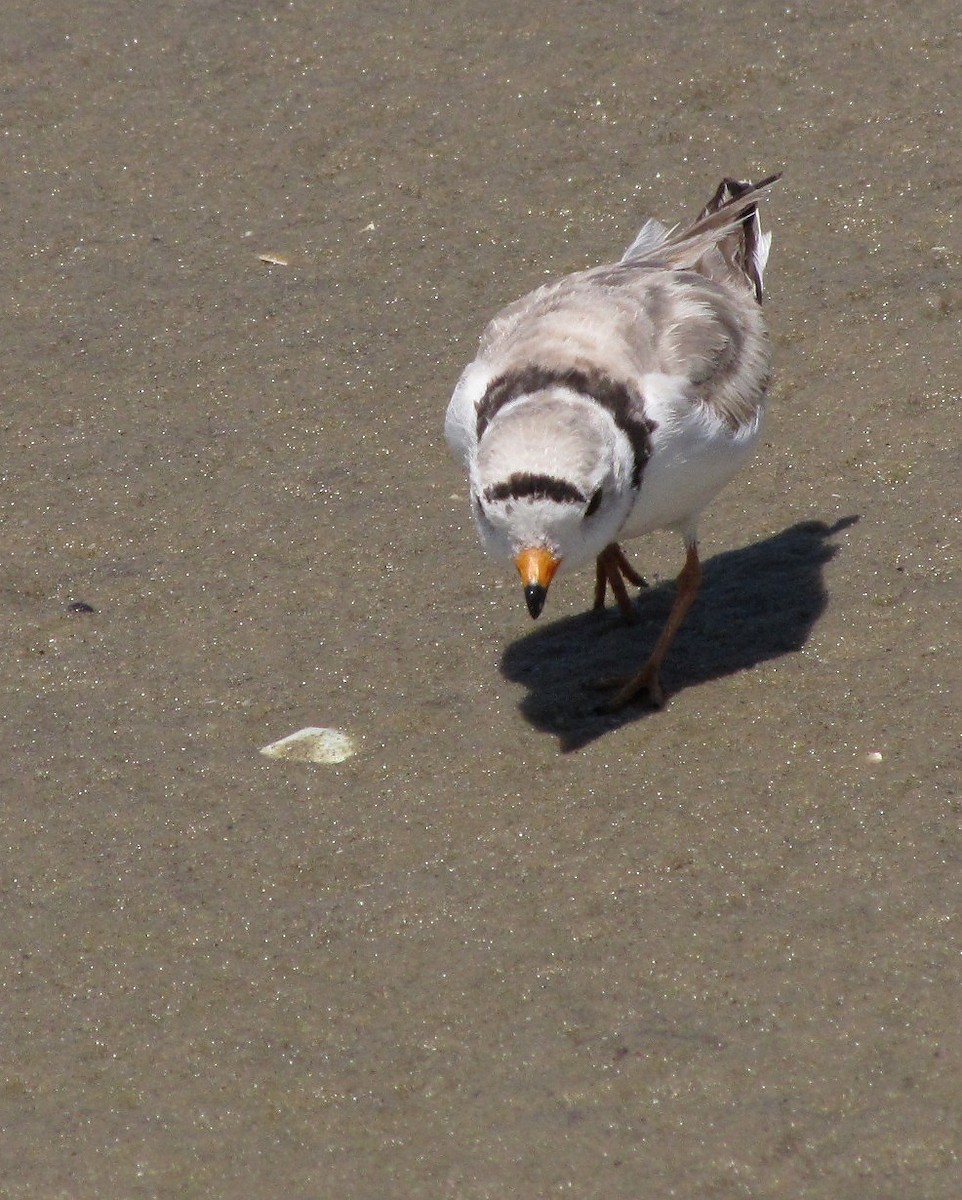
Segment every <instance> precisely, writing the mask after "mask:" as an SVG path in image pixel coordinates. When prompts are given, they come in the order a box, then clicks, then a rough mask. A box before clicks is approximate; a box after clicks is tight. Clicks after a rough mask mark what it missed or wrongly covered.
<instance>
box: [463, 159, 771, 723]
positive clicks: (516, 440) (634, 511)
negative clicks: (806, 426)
mask: <svg viewBox="0 0 962 1200" xmlns="http://www.w3.org/2000/svg"><path fill="white" fill-rule="evenodd" d="M779 178H780V174H775V175H771V176H769V177H767V178H765V179H762V180H761V181H759V182H757V183H749V182H744V181H740V180H737V179H733V178H725V179H723V180H722V182H721V183H720V184H719V185H718V187H717V189H716V190H715V192H714V194H713V195H712V197H711V199H710V200H709V201H708V203H707V204H706V205H705V206H704V208H703V209H702V210H701V211H700V213H699V214H698V216H697V218H696V219H695V220H694V221H693V222H691V223H690V224H688V225H687V226H684V227H679V226H675V227H673V228H667V227H666V226H665V225H663V224H662V223H661V222H659V221H656V220H653V219H652V220H648V221H646V223H645V224H644V225H643V226H642V228H641V231H640V232H639V234H638V236H637V237H636V238H635V240H634V241H633V242H632V243H631V245H630V246H629V247H628V249H627V250H626V251H625V253H624V254H623V255H622V257H621V259H620V260H619V261H618V262H615V263H607V264H603V265H601V266H597V267H592V268H589V269H587V270H583V271H578V272H576V273H574V274H570V275H566V276H564V277H563V278H561V279H559V280H556V281H554V282H550V283H547V284H545V285H544V286H542V287H539V288H538V289H537V290H535V291H533V292H531V293H530V294H528V295H527V296H524V297H523V298H522V299H520V300H518V301H516V302H515V303H513V304H510V305H509V306H508V307H506V308H504V309H503V310H502V311H501V312H499V313H498V314H497V315H496V316H495V317H494V318H493V320H491V322H490V323H489V324H488V326H487V328H486V329H485V330H484V333H483V334H482V336H481V341H480V345H479V348H478V352H477V355H476V357H475V358H474V360H473V361H472V362H471V363H469V365H468V366H467V367H465V369H464V371H463V372H462V373H461V376H460V378H459V379H458V382H457V384H456V386H455V388H454V392H453V394H452V396H451V399H450V402H449V404H448V408H447V413H446V416H445V422H444V431H445V438H446V440H447V443H448V446H449V448H450V450H451V452H452V453H453V454H454V456H455V457H456V458H457V459H459V460H460V461H461V463H462V464H463V466H464V467H465V468H466V470H467V475H468V485H469V489H470V504H471V510H472V513H473V516H474V521H475V524H476V526H477V530H478V533H479V536H480V539H481V542H482V544H483V546H484V547H485V548H486V549H487V550H488V551H489V552H490V553H491V554H492V555H493V556H495V557H496V558H499V559H502V560H504V561H505V562H507V563H510V562H513V563H514V565H515V567H516V569H517V572H518V574H519V575H520V577H521V584H522V588H523V592H524V600H525V603H526V605H527V609H528V612H529V613H530V615H531V617H532V618H537V617H538V616H540V615H541V612H542V611H543V609H544V606H545V601H546V598H547V594H548V588H549V586H550V585H551V583H552V580H553V579H554V578H555V576H556V575H559V574H564V573H566V572H571V571H577V570H578V569H579V568H582V567H585V566H587V565H589V564H590V563H591V562H592V561H594V564H595V591H594V605H593V606H594V608H595V609H603V608H604V606H605V597H606V594H607V591H608V588H609V587H610V588H611V592H612V594H613V597H614V600H615V602H616V604H617V606H618V608H619V609H620V611H621V614H622V616H623V617H624V619H625V620H626V621H628V622H632V621H634V620H636V619H637V614H636V609H635V606H634V604H633V603H632V600H631V598H630V596H629V593H628V585H632V586H635V587H639V588H642V587H644V586H646V585H645V580H644V578H643V576H642V575H641V574H639V573H638V572H637V571H636V570H635V569H634V567H633V566H632V565H631V563H630V562H629V560H628V557H627V555H626V554H625V552H624V550H623V549H622V546H621V543H622V542H624V541H627V540H629V539H632V538H637V537H641V536H643V535H645V534H648V533H651V532H653V531H655V530H659V529H667V530H671V531H674V532H676V533H677V534H678V535H679V536H680V537H681V539H682V542H683V545H684V552H685V561H684V565H683V566H682V568H681V571H680V574H679V575H678V578H677V581H676V590H675V595H674V598H673V601H672V605H671V610H670V612H669V615H668V618H667V621H666V623H665V626H664V628H663V630H662V632H661V635H660V637H659V638H658V640H657V642H656V643H655V646H654V648H653V649H652V651H651V653H650V654H649V656H648V658H647V660H646V661H645V662H644V663H643V665H641V667H640V669H639V670H637V671H636V672H634V673H633V674H629V675H627V676H624V677H621V678H618V679H616V680H606V681H603V682H602V686H605V687H608V688H609V689H610V690H611V691H612V692H613V694H612V695H611V698H610V700H609V701H608V703H607V704H606V705H605V707H606V708H607V709H609V710H611V711H617V710H618V709H621V708H623V707H624V706H625V705H627V704H629V703H631V702H633V701H635V700H636V698H639V697H641V696H646V697H647V699H648V701H649V703H650V704H652V705H654V706H655V707H661V706H662V705H663V704H664V703H665V695H664V689H663V687H662V683H661V669H662V665H663V663H664V661H665V658H666V657H667V655H668V652H669V649H670V647H671V644H672V642H673V641H674V638H675V635H676V634H677V632H678V629H679V627H680V626H681V625H682V623H683V621H684V619H685V617H686V615H687V613H688V611H689V609H690V608H691V605H692V603H693V602H694V600H695V597H696V595H697V594H698V590H699V587H700V585H701V581H702V568H701V562H700V559H699V555H698V541H697V527H698V519H699V516H700V515H701V513H702V511H703V510H704V508H705V507H706V505H707V504H708V503H709V502H710V501H711V500H712V499H713V498H714V497H715V495H716V494H717V493H718V492H719V491H720V490H721V489H722V488H723V487H724V486H725V485H726V484H727V483H728V482H729V481H730V480H731V479H732V478H733V477H734V476H735V474H736V473H737V472H738V471H739V469H740V468H741V467H743V466H744V465H745V464H746V463H747V462H748V461H749V460H750V459H751V458H752V457H753V454H754V452H755V449H756V446H757V444H758V440H759V436H760V431H761V425H762V418H763V415H764V408H765V396H766V390H767V386H768V382H769V378H770V375H771V367H772V355H771V345H770V338H769V335H768V331H767V328H766V325H765V322H764V321H763V318H762V312H761V304H762V291H763V288H762V284H763V274H764V271H765V267H766V264H767V261H768V254H769V248H770V245H771V233H763V232H762V229H761V223H760V220H759V215H758V206H759V201H760V199H761V198H762V197H763V195H764V194H765V193H766V192H767V190H768V189H769V187H770V186H771V185H772V184H773V183H775V181H776V180H777V179H779Z"/></svg>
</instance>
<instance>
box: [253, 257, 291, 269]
mask: <svg viewBox="0 0 962 1200" xmlns="http://www.w3.org/2000/svg"><path fill="white" fill-rule="evenodd" d="M257 257H258V258H259V259H260V260H261V262H262V263H267V264H268V265H269V266H272V267H286V266H287V265H288V262H287V259H286V258H282V257H281V255H279V254H258V256H257Z"/></svg>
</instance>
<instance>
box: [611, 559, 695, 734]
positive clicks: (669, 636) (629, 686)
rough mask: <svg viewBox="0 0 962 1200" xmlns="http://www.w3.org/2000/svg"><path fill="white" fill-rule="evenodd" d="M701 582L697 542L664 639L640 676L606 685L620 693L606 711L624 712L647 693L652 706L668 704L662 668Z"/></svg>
mask: <svg viewBox="0 0 962 1200" xmlns="http://www.w3.org/2000/svg"><path fill="white" fill-rule="evenodd" d="M701 578H702V575H701V563H700V562H699V561H698V547H697V546H696V545H695V544H694V542H693V543H692V544H691V545H690V546H689V547H688V554H687V556H686V558H685V565H684V566H683V567H682V569H681V574H680V575H679V576H678V591H677V592H676V593H675V600H674V603H673V604H672V606H671V612H670V613H669V614H668V620H667V621H666V622H665V628H664V629H663V630H662V631H661V637H660V638H659V639H658V641H657V642H656V643H655V648H654V650H652V652H651V657H650V658H649V659H648V661H647V662H646V663H645V665H644V666H643V667H642V669H641V670H640V671H639V672H638V674H637V675H632V676H631V677H630V678H628V679H615V680H606V681H605V683H604V684H602V686H603V687H617V688H618V689H619V690H618V691H617V692H616V694H615V695H614V696H613V697H612V698H611V700H610V701H609V702H608V704H606V705H605V708H606V709H608V711H609V712H613V711H615V710H616V709H619V708H624V706H625V705H626V704H627V703H628V702H629V701H631V700H633V699H634V698H635V696H637V695H638V693H639V692H647V693H648V696H649V699H650V700H651V702H652V704H654V705H655V706H656V707H657V708H661V706H662V705H663V704H664V703H665V694H664V692H663V691H662V690H661V678H660V673H661V666H662V663H663V662H664V661H665V658H666V656H667V654H668V651H669V650H670V649H671V644H672V642H673V641H674V640H675V634H676V633H677V632H678V630H679V629H680V628H681V623H682V621H684V619H685V617H686V616H687V615H688V610H689V609H690V608H691V606H692V603H693V602H694V599H695V597H696V596H697V595H698V589H699V588H700V587H701Z"/></svg>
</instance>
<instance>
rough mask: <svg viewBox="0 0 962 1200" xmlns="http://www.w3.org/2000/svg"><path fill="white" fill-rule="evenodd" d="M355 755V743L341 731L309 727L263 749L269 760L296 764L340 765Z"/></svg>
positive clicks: (262, 751) (262, 752)
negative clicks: (285, 759)
mask: <svg viewBox="0 0 962 1200" xmlns="http://www.w3.org/2000/svg"><path fill="white" fill-rule="evenodd" d="M354 753H355V746H354V742H353V741H352V739H351V738H350V737H348V735H347V734H346V733H342V732H341V731H340V730H339V729H320V728H318V727H317V726H314V725H309V726H308V727H307V728H306V729H299V730H298V731H297V733H289V734H288V735H287V737H283V738H281V739H280V741H277V742H271V743H270V745H269V746H264V747H262V749H261V754H266V755H267V756H268V758H288V759H292V760H293V761H295V762H315V763H339V762H344V760H345V759H346V758H350V757H351V755H352V754H354Z"/></svg>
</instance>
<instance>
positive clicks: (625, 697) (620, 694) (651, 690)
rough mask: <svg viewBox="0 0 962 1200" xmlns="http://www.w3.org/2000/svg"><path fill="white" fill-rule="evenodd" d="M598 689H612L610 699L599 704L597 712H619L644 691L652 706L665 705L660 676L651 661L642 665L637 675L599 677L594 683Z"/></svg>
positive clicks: (662, 706)
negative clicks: (611, 677)
mask: <svg viewBox="0 0 962 1200" xmlns="http://www.w3.org/2000/svg"><path fill="white" fill-rule="evenodd" d="M593 686H594V687H595V688H597V689H598V690H599V691H605V692H608V691H614V692H615V694H614V695H613V696H612V697H611V699H610V700H608V701H606V702H605V703H604V704H602V705H600V707H599V712H605V713H613V712H619V711H620V710H621V709H622V708H624V707H625V706H626V705H628V704H630V703H631V702H632V700H634V699H635V698H636V697H637V696H639V695H640V694H641V693H642V692H644V693H645V694H646V695H647V697H648V702H649V703H650V704H651V706H652V707H653V708H664V707H665V693H664V691H663V689H662V686H661V676H660V673H659V671H658V668H657V667H656V666H655V665H654V664H653V663H650V662H649V663H648V664H647V665H646V666H644V667H643V668H642V669H641V670H640V671H639V672H638V674H637V675H619V676H616V677H615V678H613V679H599V680H598V681H597V682H596V683H595V684H594V685H593Z"/></svg>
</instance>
